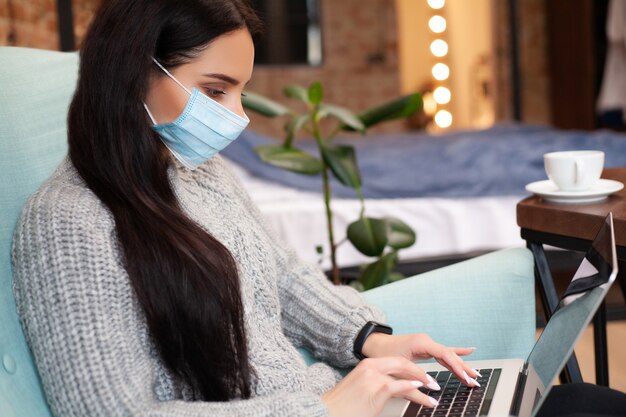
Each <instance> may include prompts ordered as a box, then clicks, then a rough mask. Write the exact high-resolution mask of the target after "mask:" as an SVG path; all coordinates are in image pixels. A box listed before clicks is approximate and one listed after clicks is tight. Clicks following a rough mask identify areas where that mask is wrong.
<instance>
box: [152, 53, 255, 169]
mask: <svg viewBox="0 0 626 417" xmlns="http://www.w3.org/2000/svg"><path fill="white" fill-rule="evenodd" d="M152 60H153V61H154V62H155V63H156V64H157V65H158V66H159V68H161V70H163V72H165V74H166V75H167V76H168V77H170V78H171V79H172V80H174V82H176V84H178V85H179V86H180V87H181V88H182V89H183V90H185V91H186V92H187V94H189V100H188V101H187V105H186V106H185V109H184V110H183V113H182V114H181V115H180V116H178V118H177V119H176V120H174V121H173V122H170V123H162V124H158V123H157V122H156V121H155V120H154V117H152V114H151V113H150V110H149V109H148V106H146V104H145V103H144V107H145V109H146V111H147V112H148V116H150V119H151V120H152V123H154V125H153V126H152V128H153V129H154V130H155V131H156V132H157V133H158V134H159V136H160V137H161V140H162V141H163V143H164V144H165V146H167V148H168V149H169V150H170V152H172V154H173V155H174V156H175V157H176V159H178V160H179V161H180V162H181V163H182V164H183V165H185V166H186V167H187V168H189V169H196V168H197V167H198V165H200V164H202V163H203V162H206V161H207V160H209V159H210V158H211V157H212V156H213V155H215V154H216V153H218V152H219V151H221V150H222V149H224V148H225V147H227V146H228V145H229V144H230V143H231V142H232V141H234V140H235V139H237V137H239V135H240V134H241V132H243V130H244V129H245V128H246V126H247V125H248V123H249V122H250V120H249V119H248V118H247V117H241V116H239V115H238V114H236V113H233V112H232V111H230V110H228V109H227V108H226V107H224V106H222V105H221V104H219V103H218V102H216V101H215V100H211V99H210V98H209V97H207V96H205V95H204V94H202V93H201V92H200V91H199V90H198V89H197V88H194V89H193V90H192V91H189V90H188V89H187V88H186V87H185V86H184V85H182V84H181V83H180V81H178V80H177V79H176V78H174V76H173V75H172V74H170V72H169V71H168V70H166V69H165V68H164V67H163V66H162V65H161V64H160V63H159V62H158V61H157V60H156V59H154V58H153V59H152Z"/></svg>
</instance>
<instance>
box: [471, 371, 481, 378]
mask: <svg viewBox="0 0 626 417" xmlns="http://www.w3.org/2000/svg"><path fill="white" fill-rule="evenodd" d="M472 371H474V373H475V374H476V376H477V377H478V378H480V377H482V375H481V374H480V372H478V369H472Z"/></svg>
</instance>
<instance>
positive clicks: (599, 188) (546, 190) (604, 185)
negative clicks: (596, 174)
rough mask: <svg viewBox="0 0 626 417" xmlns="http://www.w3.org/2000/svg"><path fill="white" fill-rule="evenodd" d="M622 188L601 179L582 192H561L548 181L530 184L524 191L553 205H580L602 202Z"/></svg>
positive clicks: (618, 183)
mask: <svg viewBox="0 0 626 417" xmlns="http://www.w3.org/2000/svg"><path fill="white" fill-rule="evenodd" d="M622 188H624V184H622V183H621V182H619V181H614V180H606V179H602V178H601V179H599V180H598V182H597V183H596V184H595V185H594V186H593V188H591V189H589V190H584V191H561V190H559V189H558V188H557V186H556V185H555V184H554V183H553V182H552V181H550V180H543V181H536V182H531V183H530V184H528V185H527V186H526V191H530V192H531V193H533V194H537V195H538V196H540V197H542V198H543V199H544V200H546V201H550V202H553V203H564V204H582V203H595V202H598V201H602V200H604V199H606V198H607V197H608V196H609V195H610V194H613V193H615V192H617V191H619V190H621V189H622Z"/></svg>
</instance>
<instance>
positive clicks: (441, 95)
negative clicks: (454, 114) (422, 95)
mask: <svg viewBox="0 0 626 417" xmlns="http://www.w3.org/2000/svg"><path fill="white" fill-rule="evenodd" d="M433 97H434V99H435V101H436V102H437V104H448V103H449V102H450V99H451V98H452V93H451V92H450V90H449V89H447V88H446V87H443V86H439V87H437V88H435V91H433Z"/></svg>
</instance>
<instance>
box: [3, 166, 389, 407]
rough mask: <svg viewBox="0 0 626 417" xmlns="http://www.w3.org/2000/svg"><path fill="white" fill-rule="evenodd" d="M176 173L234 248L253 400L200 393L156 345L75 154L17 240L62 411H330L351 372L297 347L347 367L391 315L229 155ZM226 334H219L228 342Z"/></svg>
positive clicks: (26, 214)
mask: <svg viewBox="0 0 626 417" xmlns="http://www.w3.org/2000/svg"><path fill="white" fill-rule="evenodd" d="M169 173H170V181H171V182H172V184H173V187H174V190H175V192H176V195H177V197H178V199H179V202H180V203H181V206H182V207H183V209H184V210H185V212H186V214H187V215H188V216H189V217H190V218H192V219H193V220H194V221H196V222H197V223H198V224H200V225H201V226H202V227H204V228H205V229H206V230H207V231H209V232H210V233H211V234H212V235H213V236H215V237H216V238H218V239H219V240H220V241H221V242H222V243H223V244H224V245H225V246H226V247H228V249H229V250H230V251H231V252H232V254H233V255H234V257H235V259H236V261H237V264H238V268H239V272H240V279H241V292H242V299H243V304H244V310H245V313H244V314H245V321H246V331H247V337H248V347H249V355H250V362H251V365H252V367H253V369H254V371H255V374H256V376H255V378H254V379H253V381H252V391H253V395H252V398H251V399H248V400H234V401H230V402H225V403H222V402H192V401H190V396H189V389H188V387H186V386H185V385H184V384H182V383H180V381H177V380H176V379H175V378H173V377H172V375H171V374H170V373H169V372H168V370H167V369H166V368H165V367H164V365H163V363H162V362H161V360H160V359H159V357H158V355H157V354H156V350H155V348H154V345H153V344H152V341H151V338H150V336H149V334H148V330H147V327H146V324H145V320H144V318H143V313H142V311H141V309H140V308H139V306H138V304H137V301H136V299H135V297H134V293H133V291H132V288H131V286H130V281H129V279H128V275H127V273H126V271H125V269H124V268H123V266H122V263H121V258H120V250H121V249H120V246H119V243H118V242H117V240H116V238H115V230H114V228H115V224H114V221H113V217H112V215H111V213H110V212H109V211H108V209H107V208H106V207H105V206H104V205H103V204H102V203H101V202H100V200H99V199H98V198H97V197H96V196H95V195H94V194H93V193H92V192H91V191H90V190H89V189H88V188H87V186H86V185H85V183H84V182H83V180H82V179H81V177H80V176H79V175H78V173H77V171H76V169H75V168H74V167H73V165H72V164H71V163H70V162H69V161H68V160H66V161H64V162H63V163H62V164H61V166H60V167H59V168H58V169H57V171H56V172H55V174H54V175H53V176H52V177H51V178H50V179H49V180H48V181H47V182H46V183H45V184H44V185H43V186H42V187H41V188H40V189H39V190H38V191H37V192H36V193H35V194H34V195H33V196H32V198H31V199H30V200H29V202H28V204H27V205H26V207H25V208H24V211H23V213H22V217H21V220H20V221H19V223H18V226H17V229H16V232H15V236H14V247H13V263H14V271H15V272H14V275H15V276H14V279H15V284H14V291H15V296H16V299H17V306H18V313H19V316H20V318H21V320H22V326H23V327H24V330H25V333H26V337H27V339H28V342H29V344H30V347H31V349H32V351H33V354H34V357H35V361H36V363H37V369H38V370H39V373H40V376H41V380H42V382H43V386H44V390H45V393H46V396H47V399H48V402H49V404H50V406H51V408H52V410H53V413H54V414H55V415H56V416H58V417H61V416H62V417H79V416H80V417H96V416H106V417H117V416H146V417H147V416H154V417H156V416H160V417H165V416H169V417H175V416H176V417H178V416H180V417H183V416H184V417H196V416H198V417H200V416H212V417H216V416H290V417H293V416H326V415H328V410H327V408H326V407H325V405H324V403H323V402H322V401H321V399H320V396H321V394H322V393H323V392H325V391H327V390H328V389H330V388H331V387H332V386H333V385H334V384H336V382H337V381H338V380H339V378H340V376H339V374H338V373H337V372H336V371H334V370H333V368H331V367H330V366H329V365H327V364H325V363H318V364H315V365H312V366H308V367H307V366H306V364H305V363H304V361H303V360H302V358H301V356H300V355H299V353H298V351H297V350H296V347H297V346H303V347H306V348H308V349H309V350H310V351H311V352H313V353H314V355H315V356H316V357H318V358H320V359H321V360H323V361H324V362H326V363H328V364H331V365H334V366H339V367H345V366H350V365H354V364H355V363H356V362H357V361H356V359H355V357H354V355H353V354H352V353H351V350H352V349H351V348H352V343H353V340H354V338H355V337H356V334H357V332H358V330H359V329H360V328H361V327H362V326H363V325H364V324H365V323H366V322H367V321H368V320H383V317H382V315H381V313H380V312H379V311H377V310H376V309H374V308H372V307H370V306H367V305H366V304H365V303H364V301H363V299H362V298H361V297H360V296H359V295H358V293H356V292H355V291H353V290H352V289H351V288H349V287H341V288H338V287H333V286H332V285H331V284H330V283H329V282H328V280H327V279H326V278H325V277H324V275H323V274H322V273H321V272H320V271H319V270H318V269H317V268H316V267H315V266H313V265H308V264H305V263H303V262H301V261H299V260H298V259H297V258H296V256H295V255H294V253H293V252H292V251H291V250H289V249H287V248H285V247H284V246H282V245H281V244H280V243H279V242H278V239H277V238H276V236H275V235H274V234H273V232H272V231H271V230H269V229H268V227H267V225H266V224H265V222H264V220H263V218H262V215H261V214H260V212H259V211H258V209H257V208H256V207H255V205H254V203H252V201H251V200H250V198H249V197H248V195H247V194H246V192H245V191H244V190H243V188H242V187H241V185H240V184H239V182H238V180H237V179H236V177H235V176H234V175H233V174H232V173H231V172H230V170H229V169H228V168H227V166H226V164H225V162H224V161H223V160H222V159H221V158H220V157H219V156H216V157H214V158H212V159H211V160H209V161H208V162H207V163H205V164H203V165H202V166H200V167H199V168H198V169H197V170H195V171H189V170H186V169H185V168H183V167H182V166H181V165H179V164H176V165H175V167H174V168H171V169H170V171H169ZM216 343H219V341H217V340H216Z"/></svg>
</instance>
